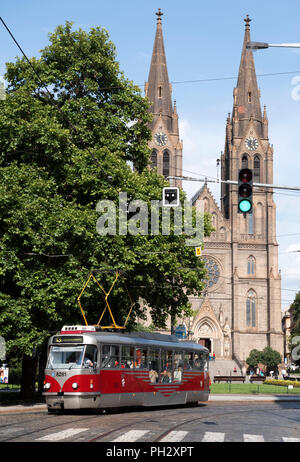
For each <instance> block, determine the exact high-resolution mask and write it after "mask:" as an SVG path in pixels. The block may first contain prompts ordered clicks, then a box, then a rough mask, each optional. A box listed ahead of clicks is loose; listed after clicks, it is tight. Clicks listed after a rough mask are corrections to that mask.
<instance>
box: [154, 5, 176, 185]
mask: <svg viewBox="0 0 300 462" xmlns="http://www.w3.org/2000/svg"><path fill="white" fill-rule="evenodd" d="M162 15H163V13H162V12H161V10H160V9H158V12H157V13H156V16H157V26H156V34H155V40H154V46H153V52H152V59H151V65H150V71H149V77H148V82H146V83H145V95H146V96H147V97H148V99H149V100H150V102H151V103H152V104H151V107H150V111H151V112H152V114H153V120H152V123H151V131H152V140H151V141H150V143H149V147H150V149H151V167H152V168H157V171H158V173H160V174H161V175H164V176H165V177H167V176H182V142H181V141H180V138H179V128H178V115H177V108H176V102H174V104H173V103H172V86H171V84H170V83H169V76H168V68H167V60H166V54H165V47H164V40H163V32H162ZM175 183H176V185H177V186H181V181H180V180H176V182H175Z"/></svg>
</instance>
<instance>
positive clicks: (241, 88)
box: [233, 15, 262, 136]
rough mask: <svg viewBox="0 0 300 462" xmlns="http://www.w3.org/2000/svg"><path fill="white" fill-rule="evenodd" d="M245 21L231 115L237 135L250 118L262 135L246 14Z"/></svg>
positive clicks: (258, 93) (258, 94)
mask: <svg viewBox="0 0 300 462" xmlns="http://www.w3.org/2000/svg"><path fill="white" fill-rule="evenodd" d="M244 21H245V23H246V24H245V36H244V43H243V48H242V56H241V62H240V68H239V74H238V81H237V86H236V88H235V89H234V104H233V115H234V117H235V119H236V120H235V122H238V133H236V135H237V136H243V135H244V132H245V129H246V127H247V126H248V122H249V120H250V119H251V118H252V119H253V120H254V122H255V125H256V128H257V129H258V135H262V113H261V106H260V91H259V88H258V86H257V80H256V72H255V65H254V58H253V53H252V50H251V49H248V48H246V45H247V42H250V41H251V39H250V22H251V19H250V18H249V16H248V15H247V16H246V18H245V19H244Z"/></svg>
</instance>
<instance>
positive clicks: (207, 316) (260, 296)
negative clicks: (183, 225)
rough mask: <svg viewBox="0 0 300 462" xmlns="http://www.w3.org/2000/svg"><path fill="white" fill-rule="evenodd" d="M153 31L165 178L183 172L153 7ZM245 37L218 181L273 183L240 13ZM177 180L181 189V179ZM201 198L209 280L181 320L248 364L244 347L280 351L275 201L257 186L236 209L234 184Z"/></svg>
mask: <svg viewBox="0 0 300 462" xmlns="http://www.w3.org/2000/svg"><path fill="white" fill-rule="evenodd" d="M156 15H157V27H156V35H155V41H154V47H153V54H152V60H151V65H150V72H149V78H148V82H147V83H146V84H145V93H146V96H147V97H148V98H149V100H150V101H151V102H152V106H151V111H152V113H153V122H152V126H151V130H152V133H153V137H152V140H151V142H150V144H149V147H150V149H151V152H152V155H151V165H152V167H157V169H158V172H159V173H161V174H163V175H164V176H166V177H167V176H173V175H174V176H182V149H183V146H182V142H181V140H180V137H179V129H178V114H177V108H176V103H175V102H174V103H172V88H171V85H170V83H169V77H168V70H167V62H166V54H165V49H164V41H163V33H162V12H161V11H160V10H158V12H157V13H156ZM244 21H245V36H244V43H243V47H242V54H241V61H240V67H239V73H238V79H237V85H236V87H235V88H234V90H233V109H232V113H231V115H230V114H228V117H227V121H226V130H225V147H224V152H223V153H222V157H221V179H222V180H235V181H236V180H237V177H238V170H239V169H240V168H243V167H249V168H251V169H252V170H253V174H254V182H255V183H268V184H272V183H273V147H272V145H271V144H270V143H269V138H268V118H267V113H266V108H264V111H263V112H262V110H261V104H260V91H259V88H258V85H257V80H256V72H255V66H254V59H253V54H252V51H251V50H249V49H247V48H246V44H247V42H249V41H250V40H251V39H250V21H251V19H250V18H249V17H248V16H247V17H246V18H245V20H244ZM177 185H178V186H181V183H180V180H177ZM199 201H204V207H205V210H206V211H208V212H209V213H210V214H211V215H212V222H213V225H214V227H215V232H213V233H212V234H211V236H210V237H209V238H205V240H204V250H203V257H202V258H203V259H204V261H205V265H206V268H207V270H208V275H209V279H208V283H207V287H206V291H205V293H204V294H203V297H202V298H194V297H191V299H190V301H191V304H192V308H193V310H194V313H196V314H195V317H194V318H193V319H190V320H185V321H186V323H187V324H189V326H190V330H191V331H192V332H193V334H192V335H193V337H192V338H193V340H195V341H197V342H199V343H201V344H203V345H205V346H206V347H208V348H209V349H210V351H211V353H214V354H215V355H216V358H219V359H234V360H235V361H236V362H237V363H238V364H239V365H244V364H245V359H246V358H247V356H248V354H249V352H250V351H251V350H252V349H253V348H256V349H258V350H262V349H263V348H264V347H265V346H271V347H272V348H273V349H275V350H277V351H279V352H280V353H281V354H283V333H282V327H281V301H280V299H281V277H280V272H279V271H278V243H277V240H276V206H275V203H274V200H273V192H272V189H270V188H269V189H265V188H264V189H262V188H261V189H259V188H255V189H254V194H253V213H252V214H247V215H244V214H239V213H237V201H238V194H237V185H231V184H230V185H229V184H224V183H222V186H221V205H220V207H219V206H218V205H217V202H216V201H215V199H214V197H213V196H212V194H211V192H210V190H209V188H208V186H207V184H204V186H203V187H202V188H200V189H199V191H197V193H196V194H195V195H194V197H193V198H192V203H193V205H194V206H195V207H197V205H199Z"/></svg>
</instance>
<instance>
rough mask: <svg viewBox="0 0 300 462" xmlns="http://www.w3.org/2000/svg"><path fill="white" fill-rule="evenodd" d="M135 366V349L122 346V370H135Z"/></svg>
mask: <svg viewBox="0 0 300 462" xmlns="http://www.w3.org/2000/svg"><path fill="white" fill-rule="evenodd" d="M133 365H134V348H133V347H130V346H124V345H123V346H122V354H121V367H122V368H127V369H129V368H133Z"/></svg>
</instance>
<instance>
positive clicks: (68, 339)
mask: <svg viewBox="0 0 300 462" xmlns="http://www.w3.org/2000/svg"><path fill="white" fill-rule="evenodd" d="M82 342H83V337H82V336H81V335H66V336H64V337H54V338H53V343H55V345H59V344H60V343H82Z"/></svg>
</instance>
